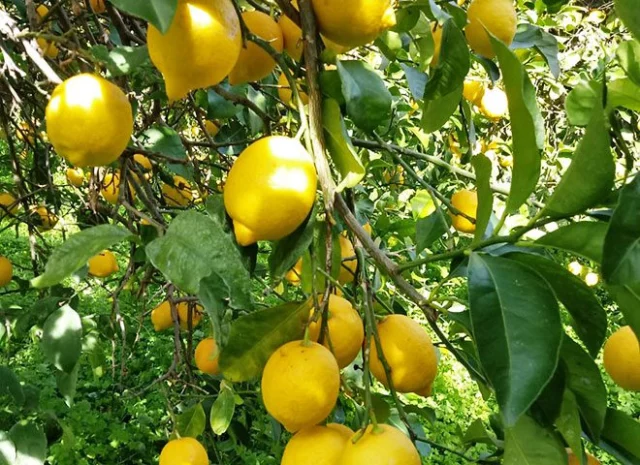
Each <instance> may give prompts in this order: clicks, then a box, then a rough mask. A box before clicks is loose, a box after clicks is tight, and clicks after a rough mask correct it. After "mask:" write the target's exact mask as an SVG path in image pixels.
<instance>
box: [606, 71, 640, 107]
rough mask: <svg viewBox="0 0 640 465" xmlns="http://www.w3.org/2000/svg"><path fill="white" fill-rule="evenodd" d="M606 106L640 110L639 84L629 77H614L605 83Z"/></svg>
mask: <svg viewBox="0 0 640 465" xmlns="http://www.w3.org/2000/svg"><path fill="white" fill-rule="evenodd" d="M607 97H608V101H607V108H618V107H622V108H627V109H629V110H632V111H640V86H639V85H638V84H636V83H635V82H633V81H632V80H631V79H629V78H620V79H614V80H612V81H611V82H609V84H608V85H607Z"/></svg>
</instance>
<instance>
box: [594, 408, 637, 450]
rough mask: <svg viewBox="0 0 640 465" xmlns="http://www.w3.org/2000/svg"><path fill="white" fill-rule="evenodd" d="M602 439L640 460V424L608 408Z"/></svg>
mask: <svg viewBox="0 0 640 465" xmlns="http://www.w3.org/2000/svg"><path fill="white" fill-rule="evenodd" d="M602 437H603V438H604V439H606V440H607V441H609V442H611V443H613V444H615V445H616V446H618V447H620V448H622V449H623V450H624V451H625V452H627V453H629V454H630V455H632V456H633V457H635V459H636V460H640V441H638V438H640V422H638V421H637V420H634V419H633V418H632V417H630V416H629V415H627V414H625V413H623V412H621V411H619V410H616V409H613V408H610V409H608V410H607V416H606V418H605V423H604V429H603V430H602Z"/></svg>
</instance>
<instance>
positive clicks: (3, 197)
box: [0, 192, 20, 219]
mask: <svg viewBox="0 0 640 465" xmlns="http://www.w3.org/2000/svg"><path fill="white" fill-rule="evenodd" d="M18 208H20V204H19V203H18V199H16V198H15V197H14V196H13V194H9V193H8V192H3V193H0V219H2V218H3V217H4V216H5V215H6V213H7V212H9V213H10V214H12V215H15V214H16V213H18Z"/></svg>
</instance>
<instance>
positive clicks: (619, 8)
mask: <svg viewBox="0 0 640 465" xmlns="http://www.w3.org/2000/svg"><path fill="white" fill-rule="evenodd" d="M614 4H615V6H616V13H617V15H618V17H619V18H620V19H621V20H622V23H623V24H624V25H625V26H627V28H629V31H631V33H632V34H633V35H634V36H635V38H636V39H637V40H640V8H638V1H637V0H614Z"/></svg>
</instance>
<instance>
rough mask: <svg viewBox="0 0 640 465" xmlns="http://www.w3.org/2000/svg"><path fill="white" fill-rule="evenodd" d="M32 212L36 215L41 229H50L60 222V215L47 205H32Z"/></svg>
mask: <svg viewBox="0 0 640 465" xmlns="http://www.w3.org/2000/svg"><path fill="white" fill-rule="evenodd" d="M31 214H32V215H33V216H35V217H36V222H37V224H38V230H39V231H50V230H52V229H53V228H55V227H56V224H58V217H57V216H56V215H54V214H53V213H51V212H50V211H49V210H48V209H47V207H45V206H38V207H35V206H34V207H31Z"/></svg>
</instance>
